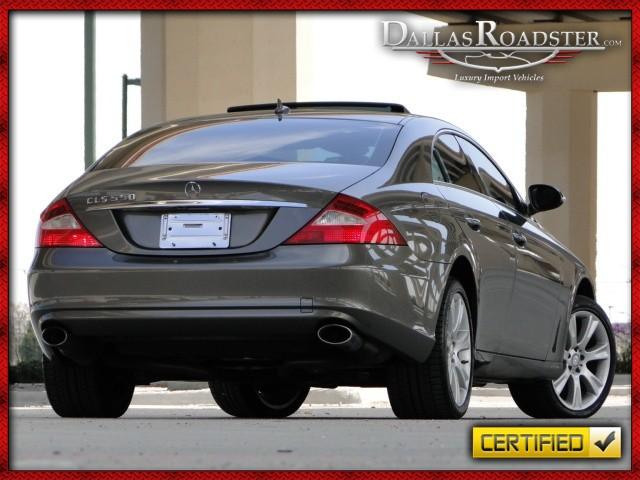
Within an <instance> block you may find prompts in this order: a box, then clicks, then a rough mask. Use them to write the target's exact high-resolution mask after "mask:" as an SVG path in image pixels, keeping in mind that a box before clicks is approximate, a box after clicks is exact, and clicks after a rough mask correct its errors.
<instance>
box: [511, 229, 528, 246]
mask: <svg viewBox="0 0 640 480" xmlns="http://www.w3.org/2000/svg"><path fill="white" fill-rule="evenodd" d="M511 236H512V237H513V241H514V242H516V243H517V244H518V245H520V246H521V247H523V246H524V245H525V244H526V243H527V237H525V236H524V235H523V234H521V233H519V232H513V233H512V234H511Z"/></svg>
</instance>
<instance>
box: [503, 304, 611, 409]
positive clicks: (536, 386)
mask: <svg viewBox="0 0 640 480" xmlns="http://www.w3.org/2000/svg"><path fill="white" fill-rule="evenodd" d="M579 310H580V311H582V310H587V311H589V312H591V313H593V314H595V315H596V316H597V317H598V318H599V319H600V321H601V322H602V324H603V325H604V328H605V330H606V332H607V337H608V338H609V346H610V365H609V375H608V377H607V381H606V383H605V387H604V390H603V391H602V393H601V394H600V396H599V397H598V399H597V400H596V401H595V403H593V404H592V405H590V406H589V407H588V408H585V409H583V410H571V409H569V408H567V407H566V406H565V405H564V404H563V403H562V402H561V401H560V400H559V399H558V397H557V395H556V393H555V391H554V389H553V381H552V380H537V381H531V382H511V383H509V391H510V392H511V397H512V398H513V400H514V402H516V405H518V407H519V408H520V410H522V411H523V412H524V413H526V414H527V415H529V416H530V417H534V418H587V417H590V416H592V415H593V414H594V413H596V412H597V411H598V410H599V409H600V407H602V404H603V403H604V401H605V400H606V398H607V395H609V390H610V389H611V384H612V383H613V377H614V374H615V369H616V346H615V336H614V334H613V329H612V328H611V322H610V321H609V318H608V317H607V314H606V313H605V312H604V310H602V308H600V306H599V305H598V304H597V303H596V302H595V301H593V300H592V299H590V298H588V297H583V296H577V297H576V301H575V303H574V306H573V309H572V313H573V312H576V311H579Z"/></svg>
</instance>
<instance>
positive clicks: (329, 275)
mask: <svg viewBox="0 0 640 480" xmlns="http://www.w3.org/2000/svg"><path fill="white" fill-rule="evenodd" d="M445 270H446V265H443V264H437V263H432V264H425V263H424V262H420V263H417V261H416V260H415V257H413V255H412V252H411V250H410V249H409V248H408V247H397V246H369V245H351V246H349V245H325V246H313V245H308V246H307V245H305V246H282V247H278V248H276V249H274V250H271V251H269V252H265V253H261V254H254V255H243V256H238V257H225V258H220V257H218V258H211V257H195V258H194V257H191V258H171V257H169V258H167V257H163V258H158V257H142V256H131V255H121V254H117V253H114V252H111V251H110V250H107V249H103V248H91V249H70V248H66V249H62V248H61V249H41V250H39V251H38V252H37V254H36V258H35V260H34V262H33V265H32V268H31V271H30V273H29V294H30V302H31V314H32V322H33V325H34V330H35V331H36V335H37V336H38V338H39V340H41V331H42V327H43V326H44V325H46V324H48V323H51V324H53V323H56V324H58V325H62V326H64V327H65V328H67V329H68V330H69V332H70V334H71V335H73V336H78V337H94V338H95V337H98V338H125V339H131V340H140V339H145V338H164V339H172V340H173V339H175V340H207V339H210V340H212V341H218V342H220V341H229V342H234V343H235V342H239V345H242V342H243V341H246V342H260V341H263V342H271V341H277V340H281V339H286V340H296V339H300V340H305V341H312V340H313V341H315V332H316V330H317V329H318V327H319V326H321V325H322V324H324V323H329V322H339V323H345V324H349V325H351V326H352V327H353V328H354V329H356V330H357V331H358V332H360V334H361V335H363V336H364V337H367V338H370V339H372V340H375V341H376V342H378V343H381V344H384V345H386V346H388V347H390V348H391V349H393V350H395V351H397V352H399V353H402V354H404V355H407V356H409V357H412V358H414V359H416V360H419V361H422V360H424V359H426V358H427V356H428V355H429V353H430V351H431V347H432V345H433V339H434V330H435V318H436V315H435V313H436V311H437V303H438V298H439V296H438V292H441V291H442V287H443V285H444V278H445V275H444V273H445ZM41 345H42V342H41ZM239 348H242V347H239ZM43 350H44V351H45V353H46V354H48V355H51V354H52V352H51V350H50V349H49V348H48V347H46V346H44V345H43Z"/></svg>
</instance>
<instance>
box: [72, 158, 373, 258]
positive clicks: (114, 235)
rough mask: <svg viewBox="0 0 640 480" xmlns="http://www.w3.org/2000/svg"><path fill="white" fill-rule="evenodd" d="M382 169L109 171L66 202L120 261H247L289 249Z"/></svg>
mask: <svg viewBox="0 0 640 480" xmlns="http://www.w3.org/2000/svg"><path fill="white" fill-rule="evenodd" d="M377 168H378V167H373V166H364V165H350V164H349V165H346V164H322V163H312V162H296V163H293V162H287V163H217V164H209V165H203V164H199V165H163V166H146V167H130V168H126V169H104V170H96V171H93V172H89V173H87V174H86V175H85V176H83V177H82V178H81V179H80V180H79V181H77V182H76V183H74V184H73V185H72V186H71V187H70V189H69V191H68V193H67V198H68V200H69V202H70V204H71V206H72V208H73V209H74V212H75V213H76V215H77V216H78V218H79V219H80V221H81V222H82V223H83V224H84V226H85V227H86V228H87V229H88V230H89V231H90V232H91V233H92V234H93V235H95V236H96V238H97V239H98V240H99V241H100V242H101V243H102V244H103V245H104V246H105V247H107V248H109V249H111V250H113V251H116V252H119V253H128V254H138V255H160V256H183V255H184V256H192V255H230V254H245V253H255V252H261V251H266V250H269V249H271V248H273V247H275V246H277V245H279V244H281V243H282V242H284V241H286V240H287V239H288V238H289V237H290V236H291V235H293V234H294V233H295V232H296V231H298V230H299V229H300V228H301V227H302V226H304V225H305V224H306V223H307V222H308V221H309V220H310V219H311V218H313V217H314V215H316V214H317V213H318V212H319V211H320V210H321V209H322V208H323V207H324V206H325V205H327V204H328V203H329V202H330V201H331V199H332V198H333V197H334V196H335V195H336V194H337V193H338V192H340V191H342V190H344V189H345V188H347V187H349V186H350V185H352V184H354V183H356V182H358V181H359V180H361V179H363V178H365V177H366V176H368V175H370V174H371V173H373V172H374V171H376V170H377ZM225 234H226V237H227V238H224V236H225ZM163 235H164V239H163ZM197 237H199V238H197Z"/></svg>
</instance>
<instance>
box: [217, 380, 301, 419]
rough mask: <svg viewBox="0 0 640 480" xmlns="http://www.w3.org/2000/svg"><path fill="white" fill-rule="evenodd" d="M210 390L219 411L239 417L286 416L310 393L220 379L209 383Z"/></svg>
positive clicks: (276, 386) (288, 387) (287, 386)
mask: <svg viewBox="0 0 640 480" xmlns="http://www.w3.org/2000/svg"><path fill="white" fill-rule="evenodd" d="M209 389H210V390H211V394H212V395H213V399H214V400H215V401H216V403H217V404H218V406H219V407H220V408H221V409H222V410H224V411H225V412H226V413H228V414H229V415H232V416H234V417H240V418H285V417H288V416H289V415H292V414H294V413H295V412H296V411H298V409H299V408H300V406H301V405H302V404H303V402H304V400H305V399H306V398H307V394H308V393H309V387H306V386H300V385H268V386H257V385H251V384H245V383H231V382H225V381H221V380H213V381H211V382H209Z"/></svg>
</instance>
